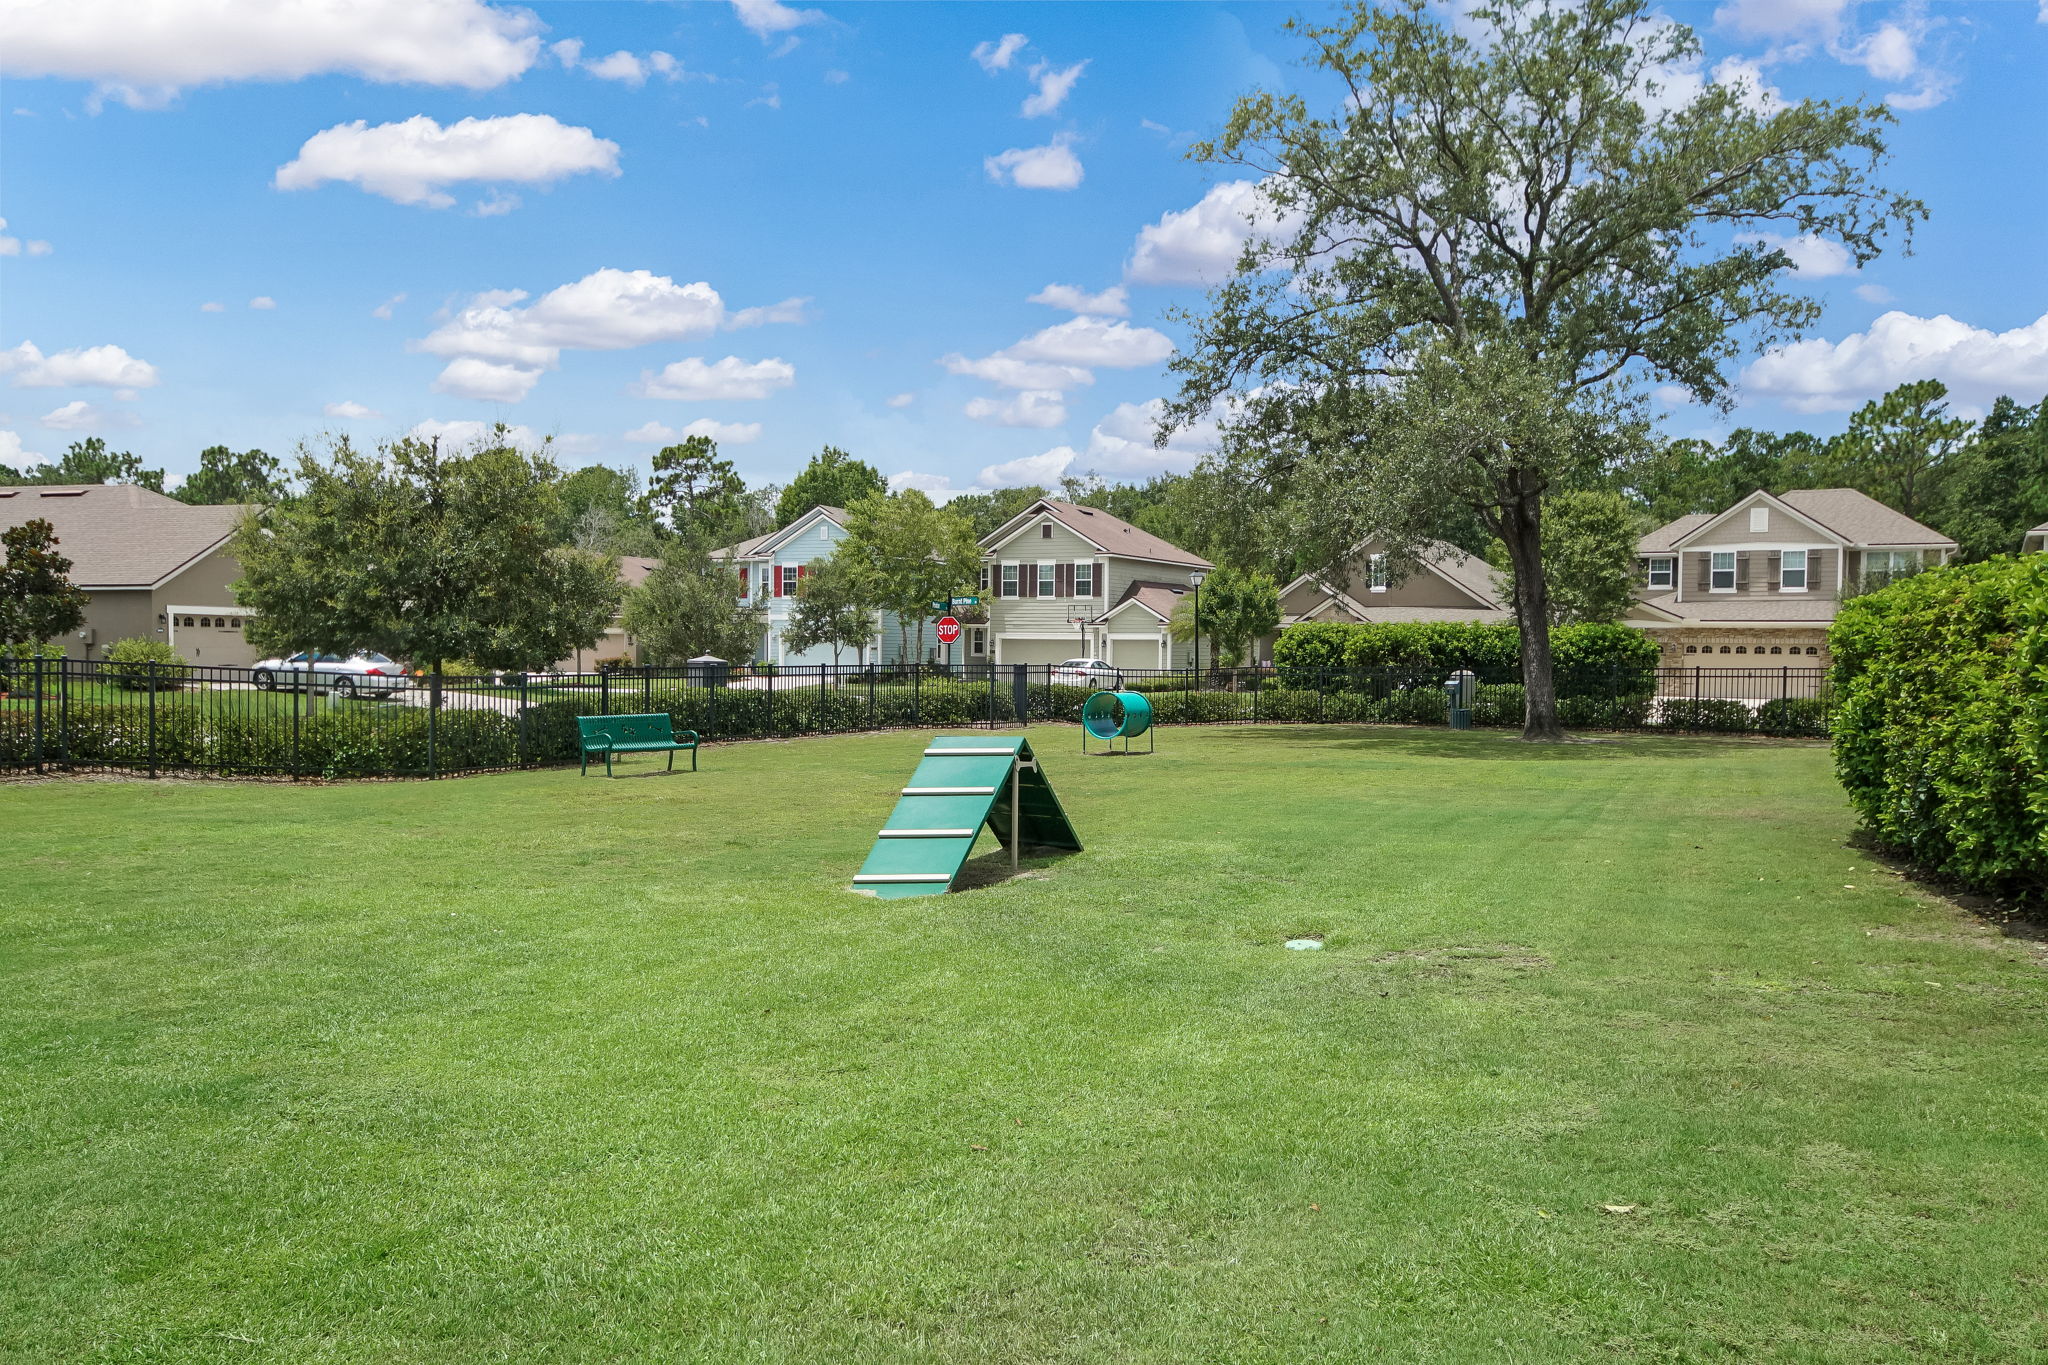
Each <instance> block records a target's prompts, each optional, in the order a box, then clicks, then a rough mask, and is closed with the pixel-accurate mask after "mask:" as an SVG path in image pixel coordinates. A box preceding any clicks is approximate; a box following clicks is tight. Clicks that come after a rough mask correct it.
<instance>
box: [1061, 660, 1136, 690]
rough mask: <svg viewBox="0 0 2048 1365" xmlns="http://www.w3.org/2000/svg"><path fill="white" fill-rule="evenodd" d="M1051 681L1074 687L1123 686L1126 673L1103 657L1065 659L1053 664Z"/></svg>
mask: <svg viewBox="0 0 2048 1365" xmlns="http://www.w3.org/2000/svg"><path fill="white" fill-rule="evenodd" d="M1049 681H1051V682H1056V683H1066V684H1068V685H1069V686H1073V687H1109V688H1115V687H1121V686H1123V681H1124V675H1123V674H1121V673H1119V672H1117V670H1116V666H1115V665H1114V664H1111V663H1108V662H1107V661H1105V660H1102V659H1063V660H1061V661H1060V662H1059V663H1056V664H1054V665H1053V666H1052V675H1051V677H1050V679H1049Z"/></svg>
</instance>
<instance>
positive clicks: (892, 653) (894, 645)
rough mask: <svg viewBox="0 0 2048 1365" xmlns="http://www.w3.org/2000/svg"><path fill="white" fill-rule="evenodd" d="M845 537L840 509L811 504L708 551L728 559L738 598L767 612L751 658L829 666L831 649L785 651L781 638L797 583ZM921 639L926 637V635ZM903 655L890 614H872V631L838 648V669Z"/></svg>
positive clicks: (900, 637) (788, 664) (786, 628)
mask: <svg viewBox="0 0 2048 1365" xmlns="http://www.w3.org/2000/svg"><path fill="white" fill-rule="evenodd" d="M844 539H846V509H845V508H844V507H813V508H812V509H811V510H810V511H808V512H806V513H804V514H803V515H802V516H800V517H798V518H797V519H796V520H795V521H792V522H791V523H790V524H789V525H787V526H785V527H783V528H782V529H780V530H778V531H770V532H769V533H768V534H767V535H764V536H755V537H754V538H753V539H751V540H743V541H741V542H740V543H739V544H737V545H728V546H726V547H725V548H724V549H722V550H713V551H712V552H711V554H712V557H713V558H714V559H718V560H721V561H724V562H726V563H729V564H730V565H731V567H732V569H733V570H734V572H736V573H738V574H739V576H740V592H741V595H742V596H745V597H749V598H752V599H753V600H754V601H755V602H757V603H759V604H760V606H761V607H762V609H763V610H765V611H766V612H767V613H768V625H767V628H766V629H765V630H764V631H762V633H761V647H760V649H759V650H758V651H757V652H756V654H755V659H754V660H743V659H735V660H733V662H735V663H747V662H755V661H759V662H765V663H772V664H777V665H781V666H786V667H809V666H811V665H814V664H830V663H831V662H832V650H831V649H830V648H829V647H828V646H824V645H818V646H814V647H813V648H811V649H808V650H797V649H791V648H789V647H788V645H787V644H786V643H785V642H784V638H783V637H784V636H785V635H786V634H787V633H788V631H789V621H790V616H791V614H792V613H793V612H794V611H795V610H796V592H797V585H798V584H799V583H801V582H803V580H804V577H805V575H807V574H809V573H810V571H811V566H812V565H813V564H814V563H816V562H817V561H818V560H821V559H829V558H831V556H832V552H833V550H835V549H836V548H838V545H839V542H840V541H842V540H844ZM925 638H926V641H927V643H929V642H930V639H931V637H930V635H929V634H927V635H926V637H925ZM902 654H903V630H902V628H901V627H900V626H899V625H898V624H897V622H896V621H895V619H894V618H892V617H890V616H888V615H887V614H886V613H882V612H877V613H876V616H875V634H874V638H873V639H872V640H870V641H869V642H868V643H867V644H866V645H865V646H863V647H862V648H861V649H860V650H858V651H847V650H842V651H841V652H840V655H839V663H840V665H841V666H842V667H852V666H854V665H857V664H869V663H886V662H891V661H893V660H895V659H897V658H898V657H900V656H902Z"/></svg>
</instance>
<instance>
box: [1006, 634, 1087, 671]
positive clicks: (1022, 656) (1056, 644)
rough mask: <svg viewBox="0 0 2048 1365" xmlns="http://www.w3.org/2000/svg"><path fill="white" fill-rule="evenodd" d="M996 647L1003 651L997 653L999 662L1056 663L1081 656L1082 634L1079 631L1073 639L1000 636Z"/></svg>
mask: <svg viewBox="0 0 2048 1365" xmlns="http://www.w3.org/2000/svg"><path fill="white" fill-rule="evenodd" d="M996 648H997V649H998V650H999V651H1001V652H1000V653H999V654H998V655H997V662H999V663H1006V664H1056V663H1061V662H1064V661H1065V660H1067V659H1072V658H1077V657H1079V653H1080V649H1081V636H1080V633H1079V632H1078V631H1077V632H1075V635H1074V638H1073V639H1071V640H1029V639H1018V638H1016V637H1014V636H1009V637H1004V636H998V637H997V638H996Z"/></svg>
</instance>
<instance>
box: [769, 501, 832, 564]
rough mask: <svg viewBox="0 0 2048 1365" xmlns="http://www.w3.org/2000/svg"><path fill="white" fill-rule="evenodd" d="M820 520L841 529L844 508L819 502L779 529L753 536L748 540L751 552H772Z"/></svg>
mask: <svg viewBox="0 0 2048 1365" xmlns="http://www.w3.org/2000/svg"><path fill="white" fill-rule="evenodd" d="M820 521H829V522H831V523H832V524H833V525H834V526H837V527H840V528H841V529H842V530H843V529H844V528H845V526H846V509H845V508H844V507H832V506H828V505H827V504H825V503H819V504H818V505H817V506H816V507H813V508H812V509H811V510H810V511H808V512H806V513H804V514H803V515H802V516H800V517H798V518H797V519H796V520H795V521H792V522H791V523H790V524H789V525H787V526H785V527H783V528H781V529H780V530H777V531H770V532H769V533H768V534H767V535H765V536H757V537H755V538H754V540H752V541H751V542H749V543H750V544H752V545H753V547H754V549H753V551H752V553H754V554H757V555H765V554H773V553H774V552H775V551H777V550H779V549H781V548H782V547H783V546H784V545H787V544H788V543H789V542H790V541H792V540H795V539H796V538H797V537H798V536H799V535H801V534H803V532H804V531H805V530H807V529H809V528H810V527H812V526H815V525H817V523H818V522H820Z"/></svg>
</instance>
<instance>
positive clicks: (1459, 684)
mask: <svg viewBox="0 0 2048 1365" xmlns="http://www.w3.org/2000/svg"><path fill="white" fill-rule="evenodd" d="M1478 699H1479V678H1478V675H1476V674H1475V673H1473V672H1472V670H1471V669H1469V668H1461V669H1459V670H1458V671H1457V672H1456V673H1453V674H1451V676H1450V677H1448V678H1445V679H1444V710H1445V712H1446V713H1447V715H1448V717H1449V720H1450V724H1451V728H1452V729H1453V730H1469V729H1471V728H1472V703H1473V702H1475V701H1477V700H1478Z"/></svg>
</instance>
